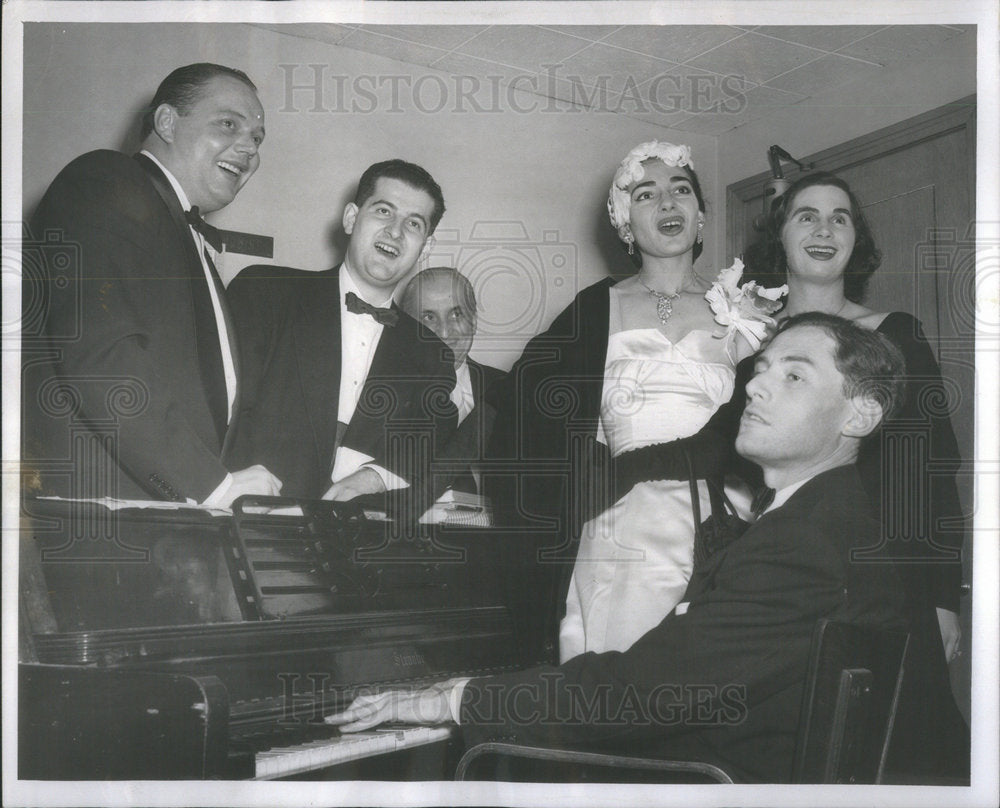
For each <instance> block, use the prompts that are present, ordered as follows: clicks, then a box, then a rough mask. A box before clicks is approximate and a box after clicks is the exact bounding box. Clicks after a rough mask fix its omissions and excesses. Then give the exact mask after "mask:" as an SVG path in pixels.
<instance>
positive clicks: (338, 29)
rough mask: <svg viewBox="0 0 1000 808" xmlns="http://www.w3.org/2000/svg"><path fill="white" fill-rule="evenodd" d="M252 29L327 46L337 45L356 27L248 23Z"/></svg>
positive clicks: (320, 24)
mask: <svg viewBox="0 0 1000 808" xmlns="http://www.w3.org/2000/svg"><path fill="white" fill-rule="evenodd" d="M248 25H251V26H253V27H254V28H266V29H267V30H268V31H276V32H277V33H279V34H287V35H288V36H297V37H302V38H303V39H314V40H316V41H317V42H325V43H326V44H328V45H337V44H339V43H340V42H341V41H342V40H343V39H344V37H346V36H347V35H348V34H350V33H351V31H353V30H354V29H355V28H356V27H357V26H356V25H334V24H332V23H318V22H317V23H292V24H288V25H280V24H277V23H274V24H272V23H258V22H253V23H248Z"/></svg>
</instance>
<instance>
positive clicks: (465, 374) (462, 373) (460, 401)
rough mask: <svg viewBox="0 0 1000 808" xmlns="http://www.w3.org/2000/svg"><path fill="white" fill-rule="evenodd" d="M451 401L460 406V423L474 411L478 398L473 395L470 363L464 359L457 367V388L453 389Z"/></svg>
mask: <svg viewBox="0 0 1000 808" xmlns="http://www.w3.org/2000/svg"><path fill="white" fill-rule="evenodd" d="M451 403H452V404H454V405H455V406H456V407H457V408H458V423H462V421H464V420H465V419H466V417H467V416H468V414H469V413H470V412H472V408H473V407H474V406H475V404H476V400H475V398H474V397H473V395H472V376H471V375H470V374H469V363H468V362H465V361H463V362H462V364H461V365H459V366H458V367H457V368H455V388H454V389H453V390H452V391H451Z"/></svg>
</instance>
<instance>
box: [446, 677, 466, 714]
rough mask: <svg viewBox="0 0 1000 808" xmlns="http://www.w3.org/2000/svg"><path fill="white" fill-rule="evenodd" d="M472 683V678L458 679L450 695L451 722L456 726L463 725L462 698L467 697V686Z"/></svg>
mask: <svg viewBox="0 0 1000 808" xmlns="http://www.w3.org/2000/svg"><path fill="white" fill-rule="evenodd" d="M470 681H472V677H471V676H467V677H465V678H464V679H456V680H455V683H454V684H453V685H452V688H451V692H450V693H449V694H448V709H449V710H451V720H452V721H454V722H455V723H456V724H461V723H462V696H463V695H465V686H466V685H467V684H468V683H469V682H470Z"/></svg>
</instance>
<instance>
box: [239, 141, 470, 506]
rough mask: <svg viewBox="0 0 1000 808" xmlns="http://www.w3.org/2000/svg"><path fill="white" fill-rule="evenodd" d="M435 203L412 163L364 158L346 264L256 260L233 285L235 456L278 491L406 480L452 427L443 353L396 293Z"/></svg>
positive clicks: (449, 368)
mask: <svg viewBox="0 0 1000 808" xmlns="http://www.w3.org/2000/svg"><path fill="white" fill-rule="evenodd" d="M443 213H444V199H443V197H442V194H441V189H440V187H439V186H438V184H437V183H436V182H435V181H434V179H433V178H432V177H431V176H430V174H428V173H427V172H426V171H425V170H424V169H423V168H421V167H420V166H417V165H414V164H412V163H407V162H405V161H403V160H388V161H385V162H382V163H376V164H375V165H373V166H370V167H369V168H368V169H367V170H366V171H365V173H364V174H363V175H362V177H361V180H360V181H359V183H358V190H357V193H356V195H355V198H354V201H353V202H351V203H349V204H348V205H347V206H346V207H345V209H344V213H343V226H344V230H345V232H346V233H347V234H348V235H349V236H350V241H349V243H348V247H347V253H346V255H345V256H344V261H343V264H342V265H341V266H340V267H339V268H336V269H330V270H326V271H323V272H309V271H305V270H297V269H290V268H287V267H268V266H254V267H248V268H247V269H245V270H243V272H241V273H240V274H239V275H238V276H237V277H236V278H235V279H234V280H233V282H232V283H231V284H230V286H229V289H228V293H229V299H230V302H231V303H232V306H233V311H234V313H235V320H236V324H237V331H238V334H239V337H240V344H241V346H242V357H243V367H244V368H245V370H246V375H247V391H246V395H245V397H244V399H243V411H242V413H241V421H240V432H239V435H238V437H237V440H236V446H235V449H234V456H235V457H237V458H238V459H239V460H240V461H241V462H246V463H263V464H265V465H266V466H267V467H268V468H270V469H273V470H274V472H275V474H277V475H278V478H279V479H280V480H281V481H282V483H283V488H282V494H283V495H285V496H292V497H306V498H319V497H323V498H326V499H334V500H349V499H353V498H354V497H356V496H359V495H362V494H378V493H382V492H385V491H392V490H403V489H410V492H411V493H413V494H416V495H420V496H421V497H423V498H421V499H420V501H421V502H426V496H425V494H426V491H428V490H429V487H430V480H429V474H428V472H427V468H428V465H429V463H430V460H431V457H432V456H433V454H434V453H435V452H437V451H440V450H441V448H442V447H443V446H444V444H445V443H446V442H447V441H448V440H449V439H450V437H451V434H452V432H453V431H454V429H455V420H456V411H455V406H454V405H453V404H452V403H451V401H450V399H449V395H450V393H451V390H452V389H453V388H454V386H455V371H454V367H453V364H452V358H451V352H450V351H449V350H448V349H447V347H446V346H445V345H444V344H443V343H442V342H441V341H440V340H439V339H438V338H437V337H436V336H434V334H433V333H432V332H430V331H429V330H427V329H425V328H423V327H422V326H420V325H419V324H418V323H417V322H416V321H415V320H413V319H412V318H411V317H409V316H408V315H406V314H405V313H403V312H401V311H400V310H399V309H398V307H397V306H396V305H395V303H393V302H392V296H393V293H394V292H395V290H396V287H397V285H398V284H399V282H400V281H401V280H402V279H403V278H404V277H406V275H407V274H409V272H410V270H411V269H412V268H413V267H414V265H415V264H416V263H417V261H419V260H420V258H421V257H422V256H423V255H424V253H425V252H426V251H427V249H428V248H429V247H430V245H431V243H432V240H433V239H432V234H433V232H434V228H435V227H436V226H437V223H438V222H439V221H440V219H441V216H442V214H443Z"/></svg>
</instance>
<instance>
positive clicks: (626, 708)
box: [327, 313, 904, 782]
mask: <svg viewBox="0 0 1000 808" xmlns="http://www.w3.org/2000/svg"><path fill="white" fill-rule="evenodd" d="M903 373H904V365H903V360H902V357H901V356H900V354H899V352H898V350H897V349H896V348H894V347H893V346H892V345H891V344H890V343H889V342H888V340H886V339H885V338H884V337H882V336H881V335H880V334H877V333H876V332H873V331H867V330H865V329H861V328H858V327H856V326H854V325H852V324H851V323H849V322H847V321H846V320H842V319H840V318H836V317H831V316H829V315H825V314H816V313H811V314H805V315H801V316H799V317H796V318H790V319H789V320H787V321H785V323H784V324H783V327H782V328H781V330H780V331H779V332H778V334H777V336H776V337H775V338H774V339H773V340H772V341H771V342H770V344H769V345H768V346H767V348H765V350H764V351H763V352H762V353H761V354H760V356H759V357H758V359H757V363H756V368H755V376H754V378H753V379H752V380H751V382H750V383H749V384H748V386H747V397H748V404H747V408H746V410H745V411H744V413H743V416H742V420H741V423H740V431H739V437H738V438H737V442H736V448H737V451H738V452H739V453H740V454H741V455H743V456H744V457H746V458H749V459H751V460H753V461H754V462H756V463H757V464H759V465H760V466H761V467H762V469H763V471H764V478H765V481H766V482H767V484H768V485H769V486H770V487H771V488H773V489H776V495H775V497H774V501H773V503H772V504H771V505H770V506H769V508H768V510H766V511H764V512H763V514H762V515H761V516H760V517H759V519H758V520H757V521H755V522H754V523H752V524H751V525H750V526H749V528H748V529H747V530H746V532H745V533H743V535H742V536H740V537H738V538H734V539H733V540H731V541H730V542H729V543H727V544H725V545H724V546H722V547H720V548H718V549H716V550H715V552H713V553H712V554H711V555H709V556H708V557H707V559H706V560H704V561H703V562H702V563H700V564H699V565H697V566H696V568H695V570H694V574H693V577H692V579H691V581H690V583H689V585H688V588H687V591H686V592H685V595H684V598H683V600H682V602H681V603H680V604H678V605H677V607H676V608H675V609H674V610H673V611H672V612H671V613H670V614H669V615H667V617H666V618H664V620H663V621H662V622H661V623H660V624H659V625H658V626H657V627H655V628H653V629H651V630H650V631H649V632H648V633H647V634H645V635H644V636H643V637H641V638H640V639H639V640H638V641H637V642H636V643H635V644H634V645H633V646H632V647H631V648H629V649H628V650H627V651H624V652H608V653H603V654H595V653H593V652H588V653H584V654H581V655H579V656H577V657H575V658H574V659H571V660H569V661H568V662H566V663H564V664H563V665H560V666H559V667H540V668H533V669H531V670H527V671H523V672H520V673H510V674H501V675H498V676H493V677H483V678H474V679H471V680H468V679H461V680H452V681H449V682H444V683H441V684H439V685H436V686H435V687H432V688H429V689H427V690H422V691H418V692H417V693H414V694H402V693H384V694H379V695H376V696H362V697H359V698H358V699H357V700H356V701H355V702H354V703H353V704H352V705H351V707H349V708H348V709H347V710H346V711H344V712H343V713H341V714H337V715H332V716H330V717H328V718H327V720H328V721H329V722H330V723H335V724H340V725H341V730H343V731H356V730H361V729H365V728H368V727H371V726H374V725H376V724H379V723H381V722H383V721H388V720H398V721H405V722H412V723H441V722H445V721H457V722H458V723H459V724H460V725H461V729H462V731H463V734H464V735H465V739H466V742H467V743H469V744H472V743H477V742H480V741H484V740H491V739H492V740H496V739H503V740H506V741H512V742H516V743H525V744H531V745H539V746H563V747H566V746H577V747H585V746H590V748H594V745H595V744H599V745H600V746H599V747H598V748H600V749H601V751H610V752H618V753H624V754H629V753H632V754H635V753H640V754H643V755H644V756H654V755H661V756H663V757H665V758H680V759H688V760H690V759H701V760H706V761H708V762H713V763H716V764H721V765H723V766H724V767H725V768H726V769H728V770H730V771H732V772H734V773H736V774H737V776H738V777H741V778H742V779H745V780H748V781H764V782H783V781H787V780H788V779H789V778H790V776H791V771H792V762H793V752H794V740H795V733H796V728H797V724H798V717H799V709H800V704H801V697H802V689H803V685H804V681H805V678H806V668H807V660H808V656H809V648H810V642H811V637H812V634H813V630H814V627H815V624H816V621H817V620H819V619H820V618H830V619H835V620H842V621H846V622H853V623H868V624H873V625H876V626H880V627H883V628H894V629H901V628H904V623H903V611H902V589H901V585H900V582H899V580H898V578H897V576H896V573H895V571H894V569H893V568H892V566H891V565H889V564H871V563H867V564H858V563H852V559H851V550H852V548H854V547H870V546H873V545H875V544H876V543H877V539H878V537H879V535H880V526H879V522H878V520H877V518H876V517H875V516H874V514H871V513H870V512H869V510H868V509H867V508H866V507H865V506H864V496H865V494H864V489H863V488H862V486H861V482H860V480H859V478H858V473H857V470H856V467H855V465H854V461H855V459H856V458H857V454H858V447H859V445H860V443H861V441H862V440H864V439H866V438H867V437H868V436H870V435H872V433H873V432H874V431H875V430H876V429H877V428H878V426H879V424H880V423H881V421H882V420H883V418H884V417H885V416H887V415H888V414H890V413H891V412H892V410H893V409H894V408H895V407H896V406H897V404H898V401H899V399H900V397H901V396H900V392H901V385H902V382H901V379H902V376H903Z"/></svg>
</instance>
